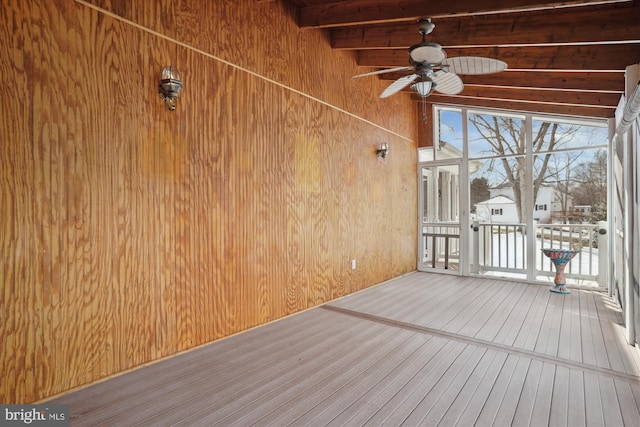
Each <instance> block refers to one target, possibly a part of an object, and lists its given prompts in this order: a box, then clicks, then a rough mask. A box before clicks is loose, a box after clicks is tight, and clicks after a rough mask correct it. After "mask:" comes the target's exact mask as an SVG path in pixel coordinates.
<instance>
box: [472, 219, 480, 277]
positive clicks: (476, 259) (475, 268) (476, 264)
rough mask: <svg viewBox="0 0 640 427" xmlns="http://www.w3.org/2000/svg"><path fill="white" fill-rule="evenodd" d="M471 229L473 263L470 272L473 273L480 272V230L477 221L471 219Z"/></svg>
mask: <svg viewBox="0 0 640 427" xmlns="http://www.w3.org/2000/svg"><path fill="white" fill-rule="evenodd" d="M471 228H472V229H473V235H472V240H473V254H472V256H473V264H472V266H471V272H472V273H475V274H480V233H479V231H478V230H480V225H479V222H478V221H477V220H476V221H473V225H472V226H471Z"/></svg>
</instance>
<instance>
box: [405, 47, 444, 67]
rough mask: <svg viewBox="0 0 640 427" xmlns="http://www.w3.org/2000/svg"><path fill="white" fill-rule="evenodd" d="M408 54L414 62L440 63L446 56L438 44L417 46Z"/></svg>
mask: <svg viewBox="0 0 640 427" xmlns="http://www.w3.org/2000/svg"><path fill="white" fill-rule="evenodd" d="M434 44H435V43H434ZM409 55H410V56H411V59H413V60H414V61H416V62H427V63H429V64H440V63H441V62H442V61H444V59H445V58H446V55H445V54H444V51H443V50H442V48H441V47H439V46H438V45H435V46H418V47H416V48H414V49H413V50H412V51H411V52H410V53H409Z"/></svg>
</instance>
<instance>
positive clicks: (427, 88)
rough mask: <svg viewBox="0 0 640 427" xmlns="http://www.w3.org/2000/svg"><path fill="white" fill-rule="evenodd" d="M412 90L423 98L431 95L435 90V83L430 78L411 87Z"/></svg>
mask: <svg viewBox="0 0 640 427" xmlns="http://www.w3.org/2000/svg"><path fill="white" fill-rule="evenodd" d="M411 89H412V90H413V91H414V92H415V93H416V95H418V96H419V97H421V98H426V97H427V96H429V95H431V90H432V89H433V81H432V80H431V79H430V78H429V77H425V78H424V79H423V80H421V81H419V82H417V83H414V84H412V85H411Z"/></svg>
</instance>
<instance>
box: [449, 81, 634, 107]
mask: <svg viewBox="0 0 640 427" xmlns="http://www.w3.org/2000/svg"><path fill="white" fill-rule="evenodd" d="M460 95H461V96H466V97H476V98H492V99H503V100H520V101H526V102H541V103H548V104H567V105H584V106H591V107H595V108H602V107H611V108H615V107H616V105H617V104H618V101H619V100H620V96H621V94H617V93H603V92H579V91H575V92H568V91H557V90H546V89H519V88H503V87H491V86H475V85H468V84H465V87H464V90H463V91H462V92H461V93H460Z"/></svg>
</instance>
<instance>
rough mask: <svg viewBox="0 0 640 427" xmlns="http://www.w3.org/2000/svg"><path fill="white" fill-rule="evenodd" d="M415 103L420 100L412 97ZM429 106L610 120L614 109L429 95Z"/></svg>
mask: <svg viewBox="0 0 640 427" xmlns="http://www.w3.org/2000/svg"><path fill="white" fill-rule="evenodd" d="M414 100H415V101H419V100H420V98H418V97H414ZM427 102H428V103H429V104H438V105H462V106H471V107H480V108H494V109H499V110H513V111H526V112H531V113H540V114H559V115H563V116H571V117H592V118H601V119H603V118H607V119H608V118H612V117H614V114H615V108H594V107H583V106H574V105H566V104H543V103H535V102H519V101H512V100H500V99H488V98H466V97H463V96H444V95H431V96H429V98H427Z"/></svg>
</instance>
